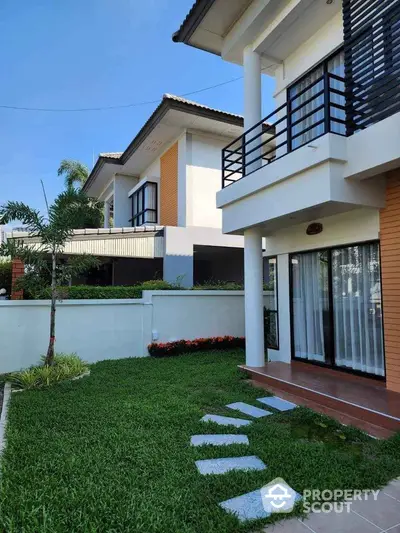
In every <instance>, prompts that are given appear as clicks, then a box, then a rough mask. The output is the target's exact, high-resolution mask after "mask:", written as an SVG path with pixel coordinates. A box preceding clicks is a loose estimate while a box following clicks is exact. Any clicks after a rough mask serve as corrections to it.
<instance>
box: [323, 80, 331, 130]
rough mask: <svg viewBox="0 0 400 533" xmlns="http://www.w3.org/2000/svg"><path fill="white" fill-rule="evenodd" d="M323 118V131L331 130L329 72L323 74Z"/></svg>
mask: <svg viewBox="0 0 400 533" xmlns="http://www.w3.org/2000/svg"><path fill="white" fill-rule="evenodd" d="M324 119H325V133H330V131H331V91H330V78H329V72H328V71H326V72H325V74H324Z"/></svg>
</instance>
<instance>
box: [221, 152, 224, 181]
mask: <svg viewBox="0 0 400 533" xmlns="http://www.w3.org/2000/svg"><path fill="white" fill-rule="evenodd" d="M221 156H222V161H221V168H222V188H224V187H225V148H224V149H223V150H222V152H221Z"/></svg>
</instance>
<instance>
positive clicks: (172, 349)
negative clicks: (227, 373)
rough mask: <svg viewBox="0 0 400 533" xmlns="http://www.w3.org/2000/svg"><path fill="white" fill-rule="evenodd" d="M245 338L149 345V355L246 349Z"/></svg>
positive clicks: (221, 338)
mask: <svg viewBox="0 0 400 533" xmlns="http://www.w3.org/2000/svg"><path fill="white" fill-rule="evenodd" d="M244 347H245V339H244V337H230V336H227V337H209V338H206V339H194V340H191V341H185V340H179V341H173V342H165V343H156V342H154V343H152V344H149V346H148V350H149V354H150V355H151V356H153V357H171V356H174V355H181V354H183V353H193V352H203V351H205V350H229V349H232V348H244Z"/></svg>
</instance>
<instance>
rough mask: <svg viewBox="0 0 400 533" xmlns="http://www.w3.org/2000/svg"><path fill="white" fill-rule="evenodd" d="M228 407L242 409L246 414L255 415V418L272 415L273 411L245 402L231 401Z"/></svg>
mask: <svg viewBox="0 0 400 533" xmlns="http://www.w3.org/2000/svg"><path fill="white" fill-rule="evenodd" d="M226 407H229V409H235V410H236V411H240V412H241V413H243V414H244V415H248V416H254V418H262V417H263V416H268V415H272V413H270V412H269V411H266V410H265V409H260V408H259V407H254V405H250V404H248V403H244V402H236V403H230V404H229V405H227V406H226Z"/></svg>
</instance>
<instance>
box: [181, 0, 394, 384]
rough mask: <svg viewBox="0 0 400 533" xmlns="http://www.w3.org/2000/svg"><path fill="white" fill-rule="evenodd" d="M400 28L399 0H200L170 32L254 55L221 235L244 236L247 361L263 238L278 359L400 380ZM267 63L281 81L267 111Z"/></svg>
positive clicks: (238, 59) (227, 54)
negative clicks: (267, 134) (265, 129)
mask: <svg viewBox="0 0 400 533" xmlns="http://www.w3.org/2000/svg"><path fill="white" fill-rule="evenodd" d="M399 38H400V0H381V1H380V2H375V1H354V0H343V1H341V0H328V1H325V0H296V1H292V0H279V1H278V0H271V1H269V2H266V1H265V2H260V1H257V0H238V1H235V2H230V1H228V0H197V2H196V3H195V4H194V6H193V8H192V10H191V11H190V13H189V14H188V16H187V17H186V19H185V21H184V22H183V24H182V26H181V28H180V29H179V30H178V31H177V32H176V33H175V34H174V36H173V39H174V41H176V42H183V43H185V44H188V45H190V46H193V47H196V48H199V49H203V50H205V51H208V52H211V53H213V54H217V55H220V56H221V57H222V58H223V59H224V60H226V61H229V62H232V63H237V64H240V65H243V67H244V110H245V113H244V122H245V133H244V134H243V135H241V136H238V138H237V140H235V141H234V142H231V143H227V146H226V147H225V149H224V150H223V151H222V160H223V170H222V180H223V181H222V190H221V191H219V192H218V193H217V205H218V207H219V208H221V209H222V217H223V231H224V233H226V234H230V235H244V239H245V285H246V298H245V300H246V341H247V350H246V358H247V365H248V366H253V367H262V366H263V365H264V364H265V353H264V337H263V316H262V281H263V280H262V257H263V249H262V238H263V237H265V238H266V252H265V253H264V257H269V258H271V269H272V270H274V269H275V265H276V266H277V279H278V287H277V295H279V297H278V302H277V308H276V311H277V313H276V315H277V317H276V320H274V321H273V323H274V325H275V326H277V324H279V349H278V350H269V353H268V356H269V358H270V359H271V360H272V361H282V362H286V363H290V362H291V360H292V359H294V360H298V361H303V362H309V363H314V364H319V365H324V366H327V367H330V368H334V369H336V370H347V371H353V372H355V373H362V374H365V375H369V376H375V377H380V378H385V379H386V385H387V388H388V389H390V390H392V391H397V392H400V355H399V348H398V347H399V343H400V261H399V254H400V85H399V84H400V66H399V65H400V47H399V44H398V43H399ZM263 74H267V75H270V76H274V77H275V82H276V87H275V95H274V97H275V102H276V109H275V111H274V112H273V113H271V114H270V115H269V116H267V117H265V118H263V117H262V115H261V109H262V105H261V104H262V92H261V78H262V75H263ZM264 122H268V123H269V124H271V125H272V126H274V127H275V134H274V135H273V136H272V137H271V138H270V139H269V140H268V139H267V141H265V140H262V138H261V135H262V131H261V130H260V127H261V126H260V125H261V124H263V123H264ZM212 192H213V194H214V192H215V191H214V190H213V191H212ZM381 285H382V287H381ZM270 324H271V321H270ZM383 324H384V325H385V328H383ZM270 327H271V326H270ZM310 370H312V369H311V368H310ZM335 375H337V376H341V375H343V374H339V372H337V373H336V374H335Z"/></svg>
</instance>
